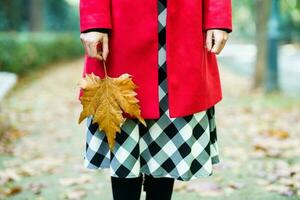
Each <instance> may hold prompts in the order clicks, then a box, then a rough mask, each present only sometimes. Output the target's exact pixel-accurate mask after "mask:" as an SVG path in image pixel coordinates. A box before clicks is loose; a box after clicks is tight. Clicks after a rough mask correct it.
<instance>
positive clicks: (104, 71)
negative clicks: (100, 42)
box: [102, 59, 107, 77]
mask: <svg viewBox="0 0 300 200" xmlns="http://www.w3.org/2000/svg"><path fill="white" fill-rule="evenodd" d="M102 62H103V66H104V72H105V77H106V76H107V72H106V65H105V60H104V59H102Z"/></svg>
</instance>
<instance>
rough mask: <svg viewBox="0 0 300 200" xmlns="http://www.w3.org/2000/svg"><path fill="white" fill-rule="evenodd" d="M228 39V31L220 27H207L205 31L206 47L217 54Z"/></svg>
mask: <svg viewBox="0 0 300 200" xmlns="http://www.w3.org/2000/svg"><path fill="white" fill-rule="evenodd" d="M227 40H228V33H227V32H226V31H224V30H220V29H209V30H207V32H206V48H207V49H208V51H211V52H212V53H215V54H219V53H220V52H221V51H222V49H223V48H224V46H225V43H226V41H227Z"/></svg>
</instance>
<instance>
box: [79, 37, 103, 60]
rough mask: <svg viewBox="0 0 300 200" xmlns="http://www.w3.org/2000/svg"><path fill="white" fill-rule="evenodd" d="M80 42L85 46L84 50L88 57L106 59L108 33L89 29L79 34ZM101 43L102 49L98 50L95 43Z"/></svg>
mask: <svg viewBox="0 0 300 200" xmlns="http://www.w3.org/2000/svg"><path fill="white" fill-rule="evenodd" d="M80 39H81V42H82V44H83V46H84V48H85V52H86V54H87V55H88V56H89V57H92V58H98V59H100V60H102V59H104V60H106V58H107V56H108V52H109V49H108V33H100V32H96V31H91V32H87V33H81V34H80ZM99 43H102V51H100V52H98V48H97V45H98V44H99Z"/></svg>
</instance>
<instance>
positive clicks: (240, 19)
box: [232, 0, 300, 42]
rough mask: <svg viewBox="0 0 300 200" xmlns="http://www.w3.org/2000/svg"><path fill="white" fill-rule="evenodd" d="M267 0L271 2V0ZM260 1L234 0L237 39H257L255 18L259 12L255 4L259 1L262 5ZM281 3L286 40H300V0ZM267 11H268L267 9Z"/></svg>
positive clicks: (288, 0)
mask: <svg viewBox="0 0 300 200" xmlns="http://www.w3.org/2000/svg"><path fill="white" fill-rule="evenodd" d="M265 1H269V3H271V1H270V0H265ZM260 2H261V1H259V0H255V1H253V0H242V1H239V0H233V1H232V7H233V24H234V32H235V33H234V36H235V37H236V39H240V40H245V41H249V40H250V41H252V42H253V41H255V39H256V37H255V36H256V34H255V31H256V28H255V20H256V16H257V14H258V13H257V9H256V5H255V4H256V3H258V4H259V5H260ZM279 3H280V10H281V22H280V23H281V30H282V31H283V32H284V33H283V34H284V35H285V36H286V37H285V40H286V41H300V1H299V0H279ZM269 6H271V5H269ZM266 9H267V8H266ZM265 12H268V11H267V10H266V11H265Z"/></svg>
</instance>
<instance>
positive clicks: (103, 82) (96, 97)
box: [78, 64, 147, 151]
mask: <svg viewBox="0 0 300 200" xmlns="http://www.w3.org/2000/svg"><path fill="white" fill-rule="evenodd" d="M104 69H105V77H104V78H103V79H101V78H100V77H98V76H96V75H95V74H94V73H91V74H86V76H85V78H83V79H82V81H81V83H80V87H81V88H82V90H83V95H82V96H81V97H80V101H81V104H82V106H83V110H82V112H81V113H80V117H79V120H78V123H81V122H82V121H83V120H84V119H85V118H86V117H88V116H90V115H92V116H93V122H92V123H93V124H94V123H97V124H98V129H99V130H100V131H101V130H103V131H104V132H105V134H106V136H107V139H108V143H109V148H110V150H111V151H112V150H113V147H114V145H115V137H116V134H117V133H121V129H120V128H121V126H122V124H123V123H124V121H125V120H126V119H125V118H124V117H123V115H122V114H123V112H126V113H128V114H130V115H131V116H134V117H135V118H137V119H138V120H139V121H140V122H141V123H142V124H143V125H144V126H145V127H146V126H147V125H146V122H145V120H144V119H143V118H142V117H141V111H140V106H139V104H138V102H139V100H138V99H137V98H136V97H135V96H136V94H137V93H136V92H135V91H134V89H136V88H137V85H135V84H134V82H133V81H132V79H131V75H130V74H127V73H125V74H122V75H121V76H119V77H117V78H112V77H109V76H108V75H107V73H106V68H105V64H104Z"/></svg>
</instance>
